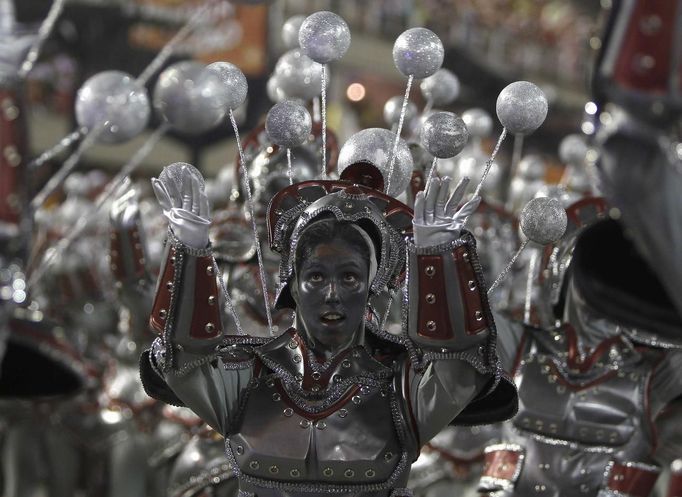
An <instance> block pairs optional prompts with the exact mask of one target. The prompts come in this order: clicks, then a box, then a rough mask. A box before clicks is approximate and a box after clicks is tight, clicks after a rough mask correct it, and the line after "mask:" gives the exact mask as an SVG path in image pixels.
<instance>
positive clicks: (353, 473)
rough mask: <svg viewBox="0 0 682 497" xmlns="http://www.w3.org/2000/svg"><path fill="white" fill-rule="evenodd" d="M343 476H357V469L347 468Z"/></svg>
mask: <svg viewBox="0 0 682 497" xmlns="http://www.w3.org/2000/svg"><path fill="white" fill-rule="evenodd" d="M343 476H345V477H346V478H353V477H354V476H355V471H353V470H352V469H347V470H346V471H344V472H343Z"/></svg>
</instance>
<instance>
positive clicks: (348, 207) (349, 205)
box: [344, 202, 353, 209]
mask: <svg viewBox="0 0 682 497" xmlns="http://www.w3.org/2000/svg"><path fill="white" fill-rule="evenodd" d="M344 207H345V208H346V209H352V208H353V202H346V203H345V205H344Z"/></svg>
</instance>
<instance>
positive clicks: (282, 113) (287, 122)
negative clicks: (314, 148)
mask: <svg viewBox="0 0 682 497" xmlns="http://www.w3.org/2000/svg"><path fill="white" fill-rule="evenodd" d="M312 126H313V121H312V119H311V118H310V114H309V113H308V110H307V109H306V108H305V107H304V106H302V105H301V104H299V103H297V102H293V101H291V100H284V101H283V102H280V103H278V104H275V105H274V106H273V107H272V109H270V112H268V115H267V117H266V118H265V131H267V133H268V137H269V138H270V140H271V141H272V143H274V144H275V145H280V146H282V147H286V148H292V147H295V146H297V145H300V144H302V143H303V142H305V141H306V140H307V139H308V137H309V136H310V131H311V130H312Z"/></svg>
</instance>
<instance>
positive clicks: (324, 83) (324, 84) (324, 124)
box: [320, 64, 327, 178]
mask: <svg viewBox="0 0 682 497" xmlns="http://www.w3.org/2000/svg"><path fill="white" fill-rule="evenodd" d="M321 80H322V92H321V93H322V106H321V107H322V109H321V111H322V173H321V175H320V177H321V178H326V177H327V64H322V75H321Z"/></svg>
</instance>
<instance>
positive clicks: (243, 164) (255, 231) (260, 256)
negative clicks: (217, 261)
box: [230, 109, 274, 336]
mask: <svg viewBox="0 0 682 497" xmlns="http://www.w3.org/2000/svg"><path fill="white" fill-rule="evenodd" d="M230 122H231V123H232V129H234V136H235V139H236V141H237V150H238V151H239V169H240V170H241V174H242V178H243V181H244V190H245V191H246V205H247V207H248V209H249V215H250V216H251V227H252V228H253V238H254V240H255V242H256V254H257V256H258V272H259V274H260V280H261V288H262V290H263V301H264V303H265V314H266V316H267V318H268V330H269V331H270V336H273V334H274V331H273V329H272V315H271V313H270V302H269V300H268V288H267V284H266V280H265V266H264V265H263V253H262V251H261V247H260V236H258V226H257V224H256V212H255V209H254V208H253V198H252V196H251V185H250V183H249V172H248V170H247V169H246V159H245V158H244V150H243V149H242V142H241V140H240V139H239V128H238V127H237V121H236V120H235V118H234V112H232V109H230Z"/></svg>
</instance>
